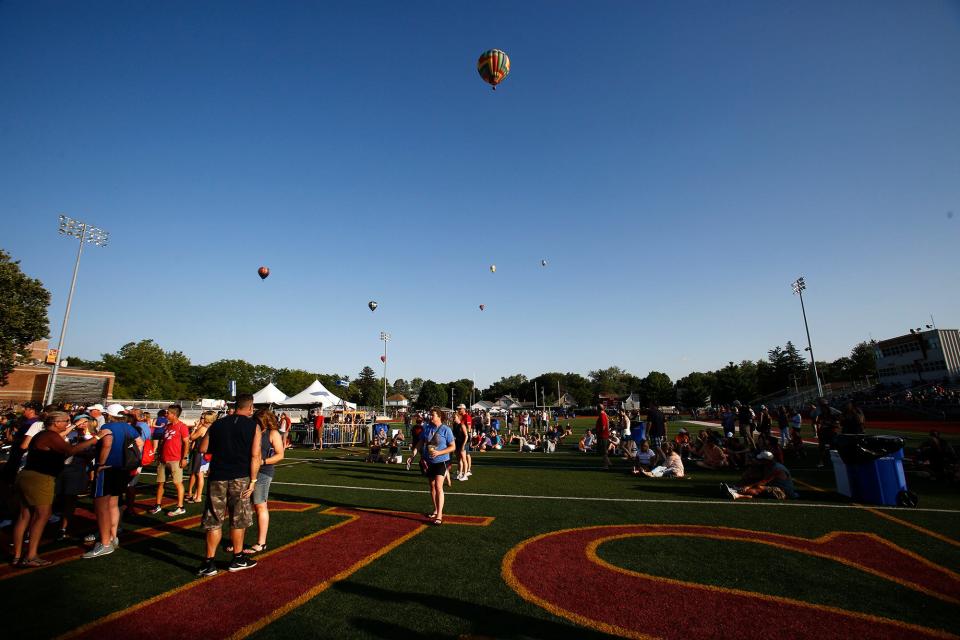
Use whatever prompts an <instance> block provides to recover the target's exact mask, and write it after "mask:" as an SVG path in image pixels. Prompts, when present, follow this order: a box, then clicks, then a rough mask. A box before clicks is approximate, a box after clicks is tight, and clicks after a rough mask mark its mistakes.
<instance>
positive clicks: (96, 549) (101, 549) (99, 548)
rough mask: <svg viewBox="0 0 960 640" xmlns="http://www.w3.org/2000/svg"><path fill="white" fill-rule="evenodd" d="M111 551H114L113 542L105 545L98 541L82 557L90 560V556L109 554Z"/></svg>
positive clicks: (96, 556) (97, 556)
mask: <svg viewBox="0 0 960 640" xmlns="http://www.w3.org/2000/svg"><path fill="white" fill-rule="evenodd" d="M111 553H113V545H112V544H108V545H107V546H103V545H102V544H100V543H99V542H98V543H97V544H95V545H93V549H90V551H87V552H86V553H85V554H83V556H82V557H83V559H84V560H89V559H90V558H99V557H100V556H108V555H110V554H111Z"/></svg>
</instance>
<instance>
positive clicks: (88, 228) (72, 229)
mask: <svg viewBox="0 0 960 640" xmlns="http://www.w3.org/2000/svg"><path fill="white" fill-rule="evenodd" d="M59 231H60V235H62V236H70V237H71V238H76V239H77V240H79V241H80V243H79V246H78V247H77V261H76V262H75V263H74V265H73V279H72V280H70V294H69V295H68V296H67V310H66V311H65V312H64V314H63V326H62V327H60V342H59V343H58V345H57V361H56V362H55V363H54V365H53V372H52V373H51V374H50V384H49V385H48V386H47V397H46V398H45V399H44V404H50V403H51V402H53V392H54V391H55V390H56V388H57V374H58V373H59V372H60V360H61V358H63V341H64V339H65V338H66V337H67V322H68V321H69V320H70V306H71V305H72V304H73V291H74V289H75V288H76V286H77V272H78V271H79V270H80V256H81V255H83V244H84V243H85V242H89V243H90V244H94V245H97V246H98V247H105V246H107V242H108V241H109V240H110V234H109V233H108V232H107V231H104V230H103V229H100V228H99V227H94V226H93V225H90V224H87V223H86V222H80V221H79V220H74V219H73V218H68V217H67V216H60V230H59Z"/></svg>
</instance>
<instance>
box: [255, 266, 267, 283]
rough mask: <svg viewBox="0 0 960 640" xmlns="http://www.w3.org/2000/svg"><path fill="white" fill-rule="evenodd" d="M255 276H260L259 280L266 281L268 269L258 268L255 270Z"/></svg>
mask: <svg viewBox="0 0 960 640" xmlns="http://www.w3.org/2000/svg"><path fill="white" fill-rule="evenodd" d="M257 275H259V276H260V279H261V280H266V279H267V276H268V275H270V269H267V268H266V267H260V268H259V269H257Z"/></svg>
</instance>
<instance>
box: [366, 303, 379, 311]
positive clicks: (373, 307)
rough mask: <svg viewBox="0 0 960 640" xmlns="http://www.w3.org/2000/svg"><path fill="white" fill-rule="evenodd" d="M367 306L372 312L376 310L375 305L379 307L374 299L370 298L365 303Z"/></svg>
mask: <svg viewBox="0 0 960 640" xmlns="http://www.w3.org/2000/svg"><path fill="white" fill-rule="evenodd" d="M367 306H368V307H370V311H371V312H373V311H376V310H377V307H379V306H380V305H379V304H377V301H376V300H371V301H370V302H368V303H367Z"/></svg>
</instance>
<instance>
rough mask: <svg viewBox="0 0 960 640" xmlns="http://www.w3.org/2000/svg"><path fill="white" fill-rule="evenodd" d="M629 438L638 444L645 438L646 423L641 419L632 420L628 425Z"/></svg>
mask: <svg viewBox="0 0 960 640" xmlns="http://www.w3.org/2000/svg"><path fill="white" fill-rule="evenodd" d="M630 439H631V440H633V441H634V442H636V443H637V446H638V447H639V446H640V443H641V442H642V441H644V440H646V439H647V423H646V422H644V421H643V420H640V421H638V422H634V423H632V424H631V425H630Z"/></svg>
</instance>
